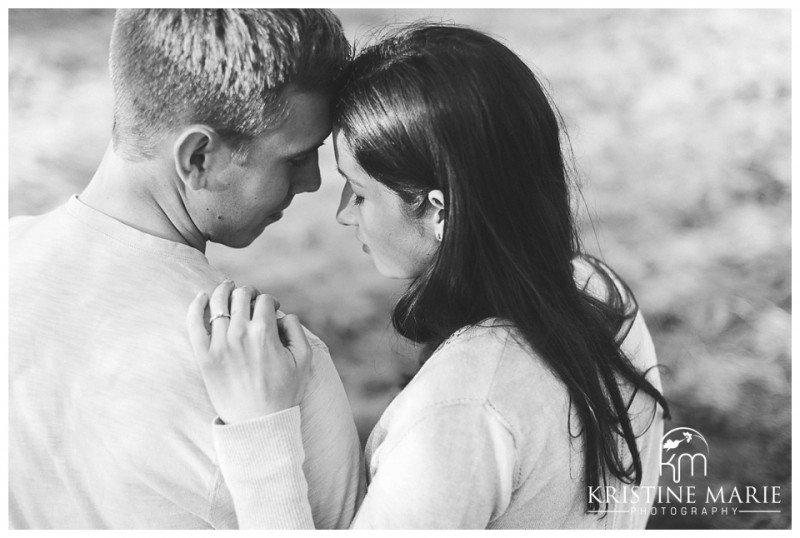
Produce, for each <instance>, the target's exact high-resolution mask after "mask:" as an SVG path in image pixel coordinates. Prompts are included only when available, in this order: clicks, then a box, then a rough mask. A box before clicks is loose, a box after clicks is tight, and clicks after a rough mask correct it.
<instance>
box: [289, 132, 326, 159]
mask: <svg viewBox="0 0 800 538" xmlns="http://www.w3.org/2000/svg"><path fill="white" fill-rule="evenodd" d="M327 138H328V137H327V136H326V137H325V138H323V139H322V140H320V141H319V142H318V143H317V145H316V146H312V147H310V148H306V149H301V150H300V151H295V152H294V153H290V154H289V155H287V156H286V158H287V159H296V158H297V157H302V156H304V155H306V154H307V153H311V152H312V151H317V150H318V149H319V148H321V147H322V146H324V145H325V140H326V139H327Z"/></svg>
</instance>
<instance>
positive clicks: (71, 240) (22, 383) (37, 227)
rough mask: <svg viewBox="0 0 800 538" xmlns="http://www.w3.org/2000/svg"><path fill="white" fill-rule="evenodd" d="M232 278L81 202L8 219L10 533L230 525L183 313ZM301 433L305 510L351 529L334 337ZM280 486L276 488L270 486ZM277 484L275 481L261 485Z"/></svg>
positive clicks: (355, 467)
mask: <svg viewBox="0 0 800 538" xmlns="http://www.w3.org/2000/svg"><path fill="white" fill-rule="evenodd" d="M224 278H225V275H223V274H222V273H221V272H220V271H218V270H216V269H214V268H213V267H211V266H210V265H209V263H208V261H207V260H206V258H205V256H204V255H203V254H202V253H201V252H199V251H198V250H195V249H193V248H191V247H189V246H187V245H183V244H179V243H175V242H172V241H167V240H164V239H160V238H158V237H154V236H151V235H148V234H145V233H142V232H140V231H138V230H136V229H134V228H131V227H129V226H126V225H125V224H123V223H121V222H118V221H116V220H114V219H112V218H110V217H108V216H106V215H104V214H102V213H100V212H98V211H95V210H93V209H91V208H90V207H88V206H86V205H84V204H83V203H81V202H80V201H79V200H78V199H77V197H73V198H72V199H70V200H69V202H68V203H67V204H65V205H64V206H61V207H59V208H57V209H55V210H54V211H52V212H50V213H48V214H45V215H41V216H38V217H19V218H14V219H11V221H10V223H9V337H10V341H9V362H8V376H9V380H8V381H9V384H8V386H9V396H8V402H9V430H8V463H9V466H8V498H9V522H10V526H11V527H12V528H57V529H66V528H127V529H132V528H164V529H166V528H179V529H194V528H209V527H216V528H235V527H236V526H237V521H236V514H235V512H234V506H233V502H232V499H231V495H230V493H229V492H228V488H227V487H226V486H225V483H224V481H223V479H222V476H221V474H220V471H219V468H218V465H217V454H216V453H215V452H214V443H213V438H212V434H211V428H210V424H211V423H212V421H213V419H214V416H215V412H214V409H213V407H212V405H211V402H210V400H209V398H208V394H207V392H206V389H205V385H204V383H203V379H202V377H201V375H200V371H199V369H198V367H197V364H196V362H195V359H194V356H193V353H192V349H191V346H190V344H189V340H188V336H187V332H186V326H185V319H186V308H187V307H188V305H189V303H190V302H191V300H192V299H193V298H194V296H195V295H196V294H197V292H198V291H200V290H204V291H206V292H211V290H213V288H214V287H215V286H216V284H217V283H219V282H220V281H221V280H223V279H224ZM308 336H309V338H310V339H311V342H312V347H313V359H312V374H311V378H310V381H309V383H310V385H309V389H310V390H308V391H307V392H306V396H305V399H304V400H303V402H302V403H301V405H300V409H299V410H300V412H301V413H302V417H303V423H302V430H301V429H299V428H298V430H297V431H295V432H293V433H295V434H296V435H297V438H296V439H297V441H298V443H299V444H300V445H301V446H302V447H304V450H305V453H306V454H307V455H308V458H307V459H306V462H305V467H304V471H305V476H307V477H308V484H309V485H310V489H311V491H310V494H309V500H310V504H309V502H308V501H306V505H305V507H306V508H305V509H306V513H305V515H306V517H308V518H312V519H313V521H314V522H315V525H317V526H319V527H324V528H337V527H342V526H346V525H348V524H349V523H350V520H351V519H352V517H353V514H354V510H355V507H356V503H357V501H358V498H359V479H360V478H361V477H360V476H359V475H360V473H359V470H360V468H361V467H362V464H361V461H360V459H361V450H360V446H359V442H358V437H357V434H356V429H355V425H354V423H353V419H352V415H351V411H350V406H349V404H348V402H347V398H346V395H345V393H344V389H343V387H342V384H341V381H340V379H339V377H338V375H337V373H336V370H335V368H334V366H333V364H332V362H331V359H330V356H329V355H328V351H327V349H326V348H325V346H324V345H323V344H322V342H320V341H319V340H318V339H316V338H315V337H313V335H311V334H310V333H309V334H308ZM274 486H275V488H276V489H275V491H276V492H280V491H283V485H282V484H274ZM261 494H262V495H269V486H267V487H266V489H264V490H262V491H261Z"/></svg>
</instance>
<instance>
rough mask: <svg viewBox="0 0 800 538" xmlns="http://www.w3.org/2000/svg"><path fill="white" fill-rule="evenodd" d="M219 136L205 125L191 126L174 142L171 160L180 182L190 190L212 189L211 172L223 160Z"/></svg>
mask: <svg viewBox="0 0 800 538" xmlns="http://www.w3.org/2000/svg"><path fill="white" fill-rule="evenodd" d="M223 147H224V146H223V144H222V140H221V139H220V136H219V134H218V133H217V132H216V131H215V130H214V129H211V128H210V127H207V126H205V125H191V126H189V127H187V128H186V129H184V130H183V131H182V132H181V133H180V134H179V135H178V138H177V139H176V140H175V145H174V147H173V158H174V160H175V170H176V172H177V173H178V177H180V178H181V181H183V183H184V184H185V185H186V186H187V187H188V188H190V189H192V190H200V189H213V188H214V185H212V184H211V172H210V171H211V170H212V169H214V168H217V167H219V166H220V165H221V164H222V163H221V162H219V161H220V159H222V158H223V156H222V155H221V151H220V150H221V149H222V148H223Z"/></svg>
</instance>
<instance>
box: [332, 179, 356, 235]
mask: <svg viewBox="0 0 800 538" xmlns="http://www.w3.org/2000/svg"><path fill="white" fill-rule="evenodd" d="M352 198H353V189H351V188H350V184H349V183H345V184H344V188H343V189H342V197H341V199H340V200H339V208H338V209H337V210H336V222H338V223H339V224H342V225H344V226H352V225H353V224H355V219H354V218H353V205H352V204H351V203H350V201H351V199H352Z"/></svg>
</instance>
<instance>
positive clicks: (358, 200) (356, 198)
mask: <svg viewBox="0 0 800 538" xmlns="http://www.w3.org/2000/svg"><path fill="white" fill-rule="evenodd" d="M363 202H364V197H363V196H359V195H357V194H354V195H353V205H361V204H362V203H363Z"/></svg>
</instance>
